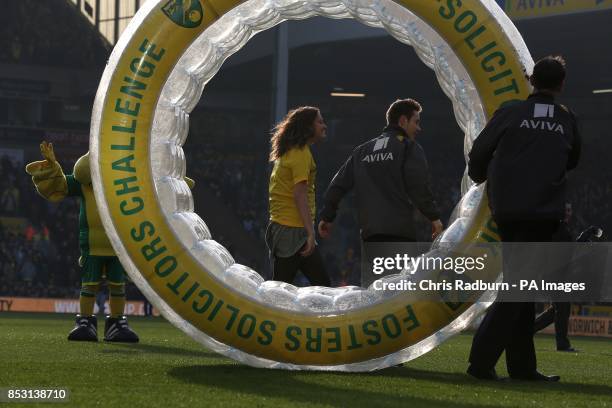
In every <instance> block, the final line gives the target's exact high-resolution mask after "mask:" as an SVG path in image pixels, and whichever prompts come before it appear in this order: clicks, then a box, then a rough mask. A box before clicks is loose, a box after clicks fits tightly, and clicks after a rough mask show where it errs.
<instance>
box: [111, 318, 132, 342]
mask: <svg viewBox="0 0 612 408" xmlns="http://www.w3.org/2000/svg"><path fill="white" fill-rule="evenodd" d="M104 341H112V342H117V343H138V335H137V334H136V333H134V332H133V331H132V329H130V326H128V322H127V318H126V317H125V316H120V317H110V316H106V323H105V324H104Z"/></svg>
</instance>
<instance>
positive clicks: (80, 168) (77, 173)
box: [73, 152, 91, 185]
mask: <svg viewBox="0 0 612 408" xmlns="http://www.w3.org/2000/svg"><path fill="white" fill-rule="evenodd" d="M73 174H74V178H75V179H76V180H77V181H78V182H79V183H81V184H84V185H89V184H91V171H90V170H89V152H87V153H85V154H84V155H83V156H81V157H79V160H77V161H76V163H75V164H74V170H73Z"/></svg>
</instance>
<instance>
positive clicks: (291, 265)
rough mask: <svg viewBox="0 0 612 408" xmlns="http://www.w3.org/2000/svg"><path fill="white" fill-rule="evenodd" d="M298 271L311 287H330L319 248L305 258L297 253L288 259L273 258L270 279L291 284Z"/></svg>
mask: <svg viewBox="0 0 612 408" xmlns="http://www.w3.org/2000/svg"><path fill="white" fill-rule="evenodd" d="M298 270H299V271H301V272H302V273H303V274H304V276H306V278H307V279H308V281H309V282H310V285H311V286H331V282H330V280H329V276H327V272H326V271H325V265H324V264H323V259H322V258H321V253H320V252H319V248H315V250H314V252H313V253H312V254H310V255H309V256H306V257H304V256H301V255H300V253H299V252H298V253H296V254H294V255H292V256H290V257H288V258H281V257H278V256H276V257H274V270H273V271H272V279H273V280H275V281H280V282H287V283H293V280H294V279H295V275H297V272H298Z"/></svg>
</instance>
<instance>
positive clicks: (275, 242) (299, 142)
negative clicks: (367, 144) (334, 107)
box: [266, 106, 330, 286]
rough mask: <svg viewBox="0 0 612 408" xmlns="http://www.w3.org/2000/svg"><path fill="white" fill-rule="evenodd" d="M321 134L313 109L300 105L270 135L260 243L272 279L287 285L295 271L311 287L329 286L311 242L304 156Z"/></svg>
mask: <svg viewBox="0 0 612 408" xmlns="http://www.w3.org/2000/svg"><path fill="white" fill-rule="evenodd" d="M326 131H327V126H326V125H325V122H324V121H323V117H322V116H321V112H320V111H319V109H318V108H315V107H312V106H303V107H300V108H297V109H294V110H291V111H289V113H287V115H286V116H285V117H284V119H283V120H282V121H281V122H280V123H278V124H277V125H276V127H275V128H274V131H273V133H272V139H271V145H272V146H271V152H270V162H271V163H274V168H273V170H272V174H271V176H270V186H269V194H270V199H269V203H270V223H269V225H268V229H267V231H266V243H267V244H268V248H269V249H270V257H271V260H272V264H273V279H274V280H277V281H282V282H287V283H292V282H293V280H294V278H295V275H296V274H297V272H298V270H299V271H301V272H302V273H303V274H304V275H305V276H306V278H308V280H309V281H310V284H311V285H316V286H329V285H330V280H329V276H328V275H327V273H326V271H325V266H324V265H323V260H322V258H321V254H320V253H319V250H318V249H317V243H316V240H315V230H314V219H315V214H316V211H315V178H316V171H317V166H316V164H315V161H314V159H313V157H312V153H311V152H310V146H311V145H313V144H315V143H317V142H319V141H321V140H323V139H324V138H325V136H326Z"/></svg>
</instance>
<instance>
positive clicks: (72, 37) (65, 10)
mask: <svg viewBox="0 0 612 408" xmlns="http://www.w3.org/2000/svg"><path fill="white" fill-rule="evenodd" d="M72 8H73V7H72V6H70V4H68V2H66V1H65V0H47V1H37V0H19V1H7V2H3V3H2V13H0V62H5V63H21V64H36V65H46V66H63V67H70V66H72V67H75V68H77V67H78V68H80V69H82V68H84V67H99V66H103V65H104V63H105V61H106V58H107V57H108V51H107V50H105V48H104V45H103V42H102V39H101V38H100V36H98V35H97V34H96V32H95V31H93V30H87V29H83V25H86V24H87V22H86V21H85V19H84V18H83V17H82V16H79V15H78V10H76V9H74V10H73V9H72ZM56 21H61V22H62V23H55V22H56ZM72 44H88V46H85V45H84V46H79V47H73V46H72ZM60 55H61V58H59V57H58V56H60Z"/></svg>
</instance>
